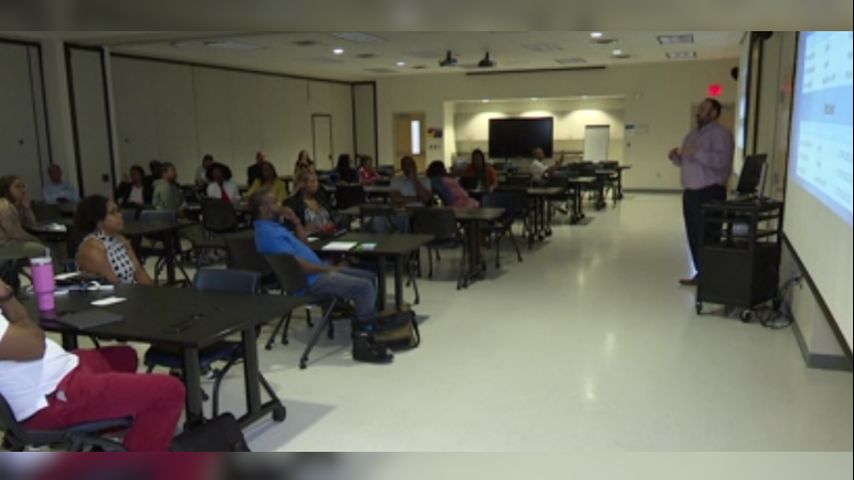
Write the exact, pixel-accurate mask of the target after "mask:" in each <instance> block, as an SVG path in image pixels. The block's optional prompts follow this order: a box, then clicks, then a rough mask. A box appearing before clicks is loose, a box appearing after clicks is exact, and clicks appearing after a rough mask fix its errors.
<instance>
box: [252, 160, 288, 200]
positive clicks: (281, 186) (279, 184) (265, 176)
mask: <svg viewBox="0 0 854 480" xmlns="http://www.w3.org/2000/svg"><path fill="white" fill-rule="evenodd" d="M262 188H269V189H270V190H271V191H272V192H273V194H274V195H275V196H276V201H277V202H279V203H282V202H284V201H285V199H287V198H288V187H287V185H285V182H283V181H282V180H281V179H280V178H279V174H278V173H276V167H274V166H273V164H272V163H270V162H264V164H263V165H261V178H256V179H255V183H253V184H252V185H250V186H249V191H248V192H246V197H247V198H249V197H251V196H252V195H254V194H255V192H257V191H258V190H261V189H262Z"/></svg>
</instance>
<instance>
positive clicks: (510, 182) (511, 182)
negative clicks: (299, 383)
mask: <svg viewBox="0 0 854 480" xmlns="http://www.w3.org/2000/svg"><path fill="white" fill-rule="evenodd" d="M531 181H532V177H531V176H530V175H514V176H512V177H507V179H506V180H505V181H504V184H503V185H502V186H506V187H510V188H514V187H516V188H528V187H530V186H531Z"/></svg>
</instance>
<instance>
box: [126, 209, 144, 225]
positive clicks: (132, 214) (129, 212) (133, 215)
mask: <svg viewBox="0 0 854 480" xmlns="http://www.w3.org/2000/svg"><path fill="white" fill-rule="evenodd" d="M140 212H142V210H140V209H138V208H123V209H122V219H123V220H124V221H126V222H131V221H134V220H136V219H138V218H139V215H140Z"/></svg>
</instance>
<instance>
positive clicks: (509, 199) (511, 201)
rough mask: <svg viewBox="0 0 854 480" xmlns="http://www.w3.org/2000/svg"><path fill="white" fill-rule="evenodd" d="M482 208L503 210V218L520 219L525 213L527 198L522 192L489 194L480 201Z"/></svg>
mask: <svg viewBox="0 0 854 480" xmlns="http://www.w3.org/2000/svg"><path fill="white" fill-rule="evenodd" d="M480 206H481V207H484V208H503V209H504V214H502V217H504V218H521V217H524V215H525V213H526V211H527V196H526V195H525V192H524V191H522V190H504V191H497V192H491V193H488V194H486V195H484V196H483V197H482V198H481V200H480Z"/></svg>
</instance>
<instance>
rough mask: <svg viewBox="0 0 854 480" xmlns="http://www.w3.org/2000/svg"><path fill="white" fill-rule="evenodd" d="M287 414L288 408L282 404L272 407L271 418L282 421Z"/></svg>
mask: <svg viewBox="0 0 854 480" xmlns="http://www.w3.org/2000/svg"><path fill="white" fill-rule="evenodd" d="M287 416H288V409H287V408H285V406H284V405H278V406H276V407H275V408H273V420H275V421H277V422H283V421H284V420H285V418H287Z"/></svg>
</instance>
